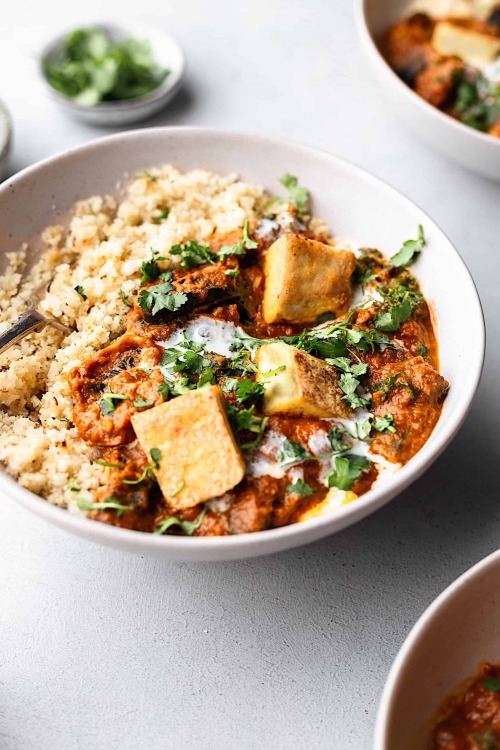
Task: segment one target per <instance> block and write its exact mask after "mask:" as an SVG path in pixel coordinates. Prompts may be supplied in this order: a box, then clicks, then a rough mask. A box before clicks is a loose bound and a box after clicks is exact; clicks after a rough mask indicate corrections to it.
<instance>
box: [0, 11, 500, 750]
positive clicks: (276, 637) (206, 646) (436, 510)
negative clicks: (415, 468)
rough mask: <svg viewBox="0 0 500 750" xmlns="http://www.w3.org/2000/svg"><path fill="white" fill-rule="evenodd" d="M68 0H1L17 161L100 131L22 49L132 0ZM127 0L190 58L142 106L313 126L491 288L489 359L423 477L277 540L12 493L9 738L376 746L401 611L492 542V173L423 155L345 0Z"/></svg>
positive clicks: (23, 741) (498, 506)
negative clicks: (195, 543) (397, 113)
mask: <svg viewBox="0 0 500 750" xmlns="http://www.w3.org/2000/svg"><path fill="white" fill-rule="evenodd" d="M70 5H71V4H70V3H67V2H65V3H57V2H55V0H53V1H52V2H48V3H47V2H45V3H41V2H35V1H34V0H33V1H32V2H30V3H28V2H17V3H16V2H8V3H5V4H3V5H2V22H3V24H4V25H3V27H2V28H1V32H0V62H1V64H2V67H1V70H2V73H1V76H0V96H2V97H3V98H4V99H5V100H6V102H7V104H8V105H9V106H10V108H11V110H12V113H13V118H14V125H15V148H14V153H13V160H12V171H15V170H18V169H21V168H23V167H25V166H27V165H29V164H31V163H32V162H34V161H36V160H38V159H40V158H42V157H45V156H47V155H49V154H52V153H54V152H55V151H58V150H61V149H63V148H66V147H69V146H73V145H75V144H78V143H82V142H84V141H86V140H89V139H91V138H94V137H96V136H98V135H100V134H101V132H100V131H98V130H95V129H91V128H88V127H86V126H83V125H79V124H75V123H73V122H71V121H70V120H68V119H66V117H65V116H63V115H62V114H61V113H60V112H59V110H57V109H56V108H55V106H54V105H52V104H51V103H50V102H49V101H47V100H46V99H45V97H44V94H43V92H42V89H41V88H40V87H39V85H38V83H37V81H36V76H35V73H34V69H33V62H32V60H31V59H30V55H32V54H33V50H34V49H36V45H37V44H38V43H39V41H40V39H41V38H42V37H43V35H44V34H47V33H49V34H50V33H51V32H54V31H56V30H57V29H58V26H59V25H62V26H65V25H71V24H72V23H73V22H81V21H87V22H88V21H90V20H93V19H95V18H99V17H101V18H102V17H103V13H106V15H107V17H108V18H110V19H116V20H119V19H120V18H123V17H124V14H126V13H128V11H132V10H133V9H132V7H129V6H127V5H124V3H123V1H120V0H113V1H112V2H106V4H104V3H103V2H98V1H97V0H86V2H85V4H84V5H85V9H84V11H83V13H85V15H82V14H80V15H76V13H77V11H76V10H75V9H73V10H72V9H71V8H70ZM104 5H106V7H104ZM135 13H136V17H137V18H140V20H142V21H145V22H147V21H153V22H154V23H157V24H162V25H163V26H164V27H165V28H166V29H169V30H170V31H171V32H172V33H174V34H175V35H176V36H177V37H178V39H179V40H180V42H181V43H182V45H183V46H184V47H185V50H186V53H187V56H188V63H189V65H188V67H189V71H188V72H189V75H188V81H187V84H186V88H185V90H184V92H183V93H181V94H180V95H179V97H178V99H177V100H176V101H175V102H174V103H173V104H172V105H171V106H170V108H169V109H167V110H166V111H165V112H164V113H163V114H161V115H160V116H158V117H156V118H155V119H154V120H153V121H152V122H151V123H150V124H166V125H170V124H171V125H185V124H187V125H209V126H217V127H223V128H227V129H231V128H232V129H236V130H243V131H249V132H255V133H264V134H270V135H276V136H284V137H288V138H292V139H296V140H300V141H304V142H306V143H309V144H311V145H314V146H319V147H320V148H324V149H328V150H331V151H334V152H336V153H338V154H341V155H342V156H344V157H346V158H347V159H350V160H352V161H354V162H356V163H358V164H360V165H362V166H363V167H366V168H367V169H369V170H370V171H372V172H374V173H376V174H377V175H379V176H381V177H382V178H384V179H386V180H387V181H389V182H390V183H392V184H393V185H395V186H396V187H397V188H399V189H401V190H402V191H403V192H404V193H406V194H407V195H409V196H410V197H411V198H412V199H414V200H415V201H416V202H417V203H418V204H420V205H421V206H422V207H423V208H424V209H425V210H426V211H428V212H429V213H430V214H431V215H432V217H433V218H434V219H435V220H436V221H437V222H438V223H439V224H440V225H441V227H442V228H443V229H444V230H445V232H447V233H448V235H449V236H450V238H451V239H452V241H453V242H454V243H455V244H456V246H457V247H458V249H459V251H460V252H461V253H462V255H463V256H464V258H465V259H466V261H467V263H468V265H469V268H470V269H471V271H472V274H473V276H474V278H475V280H476V283H477V285H478V287H479V292H480V295H481V298H482V301H483V305H484V309H485V313H486V319H487V325H488V336H489V340H488V356H487V360H486V369H485V373H484V376H483V381H482V385H481V388H480V391H479V393H478V396H477V398H476V401H475V403H474V406H473V409H472V411H471V414H470V416H469V418H468V420H467V422H466V424H465V426H464V427H463V429H462V431H461V432H460V434H459V436H458V437H457V439H456V440H455V441H454V443H453V444H452V445H451V447H450V448H449V449H448V450H447V451H446V453H445V454H444V455H443V456H442V457H441V458H440V460H439V461H438V462H437V463H436V464H435V465H434V466H433V467H432V468H431V469H430V471H429V472H428V473H427V475H426V476H425V477H424V478H423V479H421V480H420V481H419V482H418V483H417V484H415V485H414V486H413V487H412V488H411V489H410V490H409V491H407V492H406V493H404V495H402V496H401V497H399V498H397V499H396V500H394V501H393V502H392V503H391V504H390V505H389V506H388V507H386V508H385V509H384V510H382V511H380V512H379V513H377V514H376V515H374V516H372V517H371V518H369V519H367V520H366V521H363V522H362V523H361V524H359V525H358V526H356V527H353V528H351V529H349V530H347V531H345V532H343V533H341V534H338V535H337V536H334V537H331V538H330V539H327V540H325V541H322V542H319V543H316V544H313V545H311V546H309V547H305V548H302V549H298V550H295V551H291V552H288V553H284V554H280V555H276V556H274V557H268V558H263V559H257V560H251V561H248V562H240V563H226V564H222V563H221V564H211V565H192V564H186V563H184V564H176V563H172V564H165V563H160V562H155V561H151V560H147V559H142V558H135V557H127V556H126V555H124V554H121V553H119V552H115V551H112V550H108V549H104V548H102V549H101V548H99V547H95V546H92V545H91V544H89V543H87V542H84V541H80V540H78V539H77V538H72V537H70V536H66V535H65V534H64V533H63V532H62V531H59V530H58V529H56V528H51V527H50V526H47V525H46V524H45V523H43V522H42V521H40V520H38V519H37V518H35V517H33V516H31V515H30V514H28V513H27V512H26V511H24V510H22V509H21V508H18V507H16V506H15V505H13V504H12V503H11V502H9V501H6V500H3V502H2V503H1V504H0V545H1V566H0V748H1V750H32V749H36V750H77V749H78V750H94V749H99V750H100V749H101V748H103V749H104V748H105V749H106V750H115V749H119V750H135V749H136V748H146V749H149V748H152V749H153V750H156V749H157V748H158V749H160V748H161V749H163V748H176V750H184V749H188V748H189V749H191V748H206V749H207V750H212V749H213V750H229V749H231V750H232V748H242V749H243V750H247V749H250V748H252V749H253V748H266V749H267V748H269V749H270V750H277V749H281V748H287V749H288V748H306V747H307V748H334V750H361V749H363V750H365V749H366V748H369V747H371V744H372V740H371V738H372V730H373V722H374V717H375V712H376V708H377V703H378V700H379V696H380V692H381V690H382V686H383V684H384V681H385V677H386V674H387V671H388V669H389V667H390V664H391V662H392V660H393V658H394V656H395V655H396V652H397V650H398V649H399V647H400V645H401V643H402V642H403V640H404V638H405V636H406V634H407V633H408V631H409V629H410V627H411V625H412V624H413V623H414V622H415V620H416V618H417V617H418V616H419V615H420V614H421V612H422V611H423V610H424V609H425V607H427V605H428V604H429V603H430V602H431V601H432V599H434V597H435V596H436V595H437V594H438V593H439V592H440V591H441V590H442V589H443V588H444V587H445V586H446V585H447V584H449V583H450V582H451V581H452V580H453V579H455V578H456V577H457V576H458V575H459V574H461V573H462V572H463V571H464V570H466V568H468V567H469V566H470V565H472V564H473V563H475V562H476V561H478V560H479V559H480V558H482V557H483V556H485V555H486V554H488V553H489V552H491V551H493V550H495V549H496V548H497V547H498V546H499V541H500V503H499V500H500V498H499V492H498V490H499V485H500V456H499V427H498V420H499V416H500V405H499V388H498V371H499V367H500V355H499V349H500V321H499V320H498V314H499V306H498V300H499V291H498V289H499V279H500V260H499V257H500V256H499V251H500V247H499V244H500V241H499V229H500V227H499V213H500V184H495V183H493V182H490V181H487V180H486V179H482V178H481V177H478V176H476V175H474V174H471V173H469V172H466V171H465V170H464V169H462V168H460V167H458V166H455V165H454V164H452V163H450V162H448V161H446V160H445V159H443V158H441V157H440V156H439V155H437V154H435V153H432V152H430V151H429V150H427V148H426V147H424V146H423V145H422V144H420V143H419V142H418V141H417V140H415V139H414V137H413V135H412V134H410V133H408V132H406V131H405V130H404V129H403V127H402V126H401V125H400V124H399V123H398V122H397V121H395V120H394V118H393V116H392V114H391V113H390V111H388V110H387V109H386V107H385V104H384V101H383V99H382V97H381V92H380V91H379V89H378V88H377V86H376V85H375V84H374V83H373V82H372V79H371V78H370V75H369V71H368V70H367V68H366V66H365V61H364V60H363V59H362V58H361V53H360V50H359V48H358V44H357V39H356V33H355V28H354V23H353V14H352V7H351V3H350V2H349V0H321V2H319V0H316V2H312V0H308V1H307V0H300V1H298V0H256V1H255V2H242V1H241V0H240V1H239V2H238V1H237V0H235V1H234V2H229V1H228V0H210V2H207V1H205V2H204V1H203V0H184V1H183V2H181V1H180V0H170V2H169V1H168V0H141V2H140V3H137V7H136V8H135ZM443 283H444V284H446V275H445V274H443Z"/></svg>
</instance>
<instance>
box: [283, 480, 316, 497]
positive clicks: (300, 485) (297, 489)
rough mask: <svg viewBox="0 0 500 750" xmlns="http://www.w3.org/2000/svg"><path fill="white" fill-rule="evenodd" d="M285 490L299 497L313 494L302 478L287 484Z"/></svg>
mask: <svg viewBox="0 0 500 750" xmlns="http://www.w3.org/2000/svg"><path fill="white" fill-rule="evenodd" d="M286 491H287V492H291V493H292V495H298V496H299V497H308V496H309V495H312V494H313V488H312V487H311V485H310V484H307V482H304V480H303V479H297V480H296V481H295V482H293V484H287V486H286Z"/></svg>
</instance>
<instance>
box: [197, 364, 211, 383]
mask: <svg viewBox="0 0 500 750" xmlns="http://www.w3.org/2000/svg"><path fill="white" fill-rule="evenodd" d="M214 383H215V375H214V371H213V370H212V368H211V367H207V368H206V370H203V372H202V373H201V375H200V378H199V380H198V382H197V384H196V387H197V388H203V386H204V385H213V384H214Z"/></svg>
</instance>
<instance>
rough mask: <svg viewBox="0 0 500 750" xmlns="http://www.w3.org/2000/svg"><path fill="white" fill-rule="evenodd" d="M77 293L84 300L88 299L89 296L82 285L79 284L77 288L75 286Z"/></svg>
mask: <svg viewBox="0 0 500 750" xmlns="http://www.w3.org/2000/svg"><path fill="white" fill-rule="evenodd" d="M75 292H78V294H79V295H80V297H81V298H82V299H83V300H87V299H88V297H87V295H86V294H85V290H84V288H83V286H80V284H78V285H77V286H75Z"/></svg>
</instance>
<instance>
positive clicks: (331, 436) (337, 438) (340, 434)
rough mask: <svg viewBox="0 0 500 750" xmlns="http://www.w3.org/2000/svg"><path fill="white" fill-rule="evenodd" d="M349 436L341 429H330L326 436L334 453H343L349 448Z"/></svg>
mask: <svg viewBox="0 0 500 750" xmlns="http://www.w3.org/2000/svg"><path fill="white" fill-rule="evenodd" d="M350 437H351V436H350V434H349V433H348V432H347V430H345V429H344V428H343V427H332V428H331V430H330V431H329V432H328V434H327V438H328V442H329V443H330V445H331V446H332V450H333V451H335V453H343V452H344V451H346V450H347V449H348V448H349V442H346V440H349V438H350Z"/></svg>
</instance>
